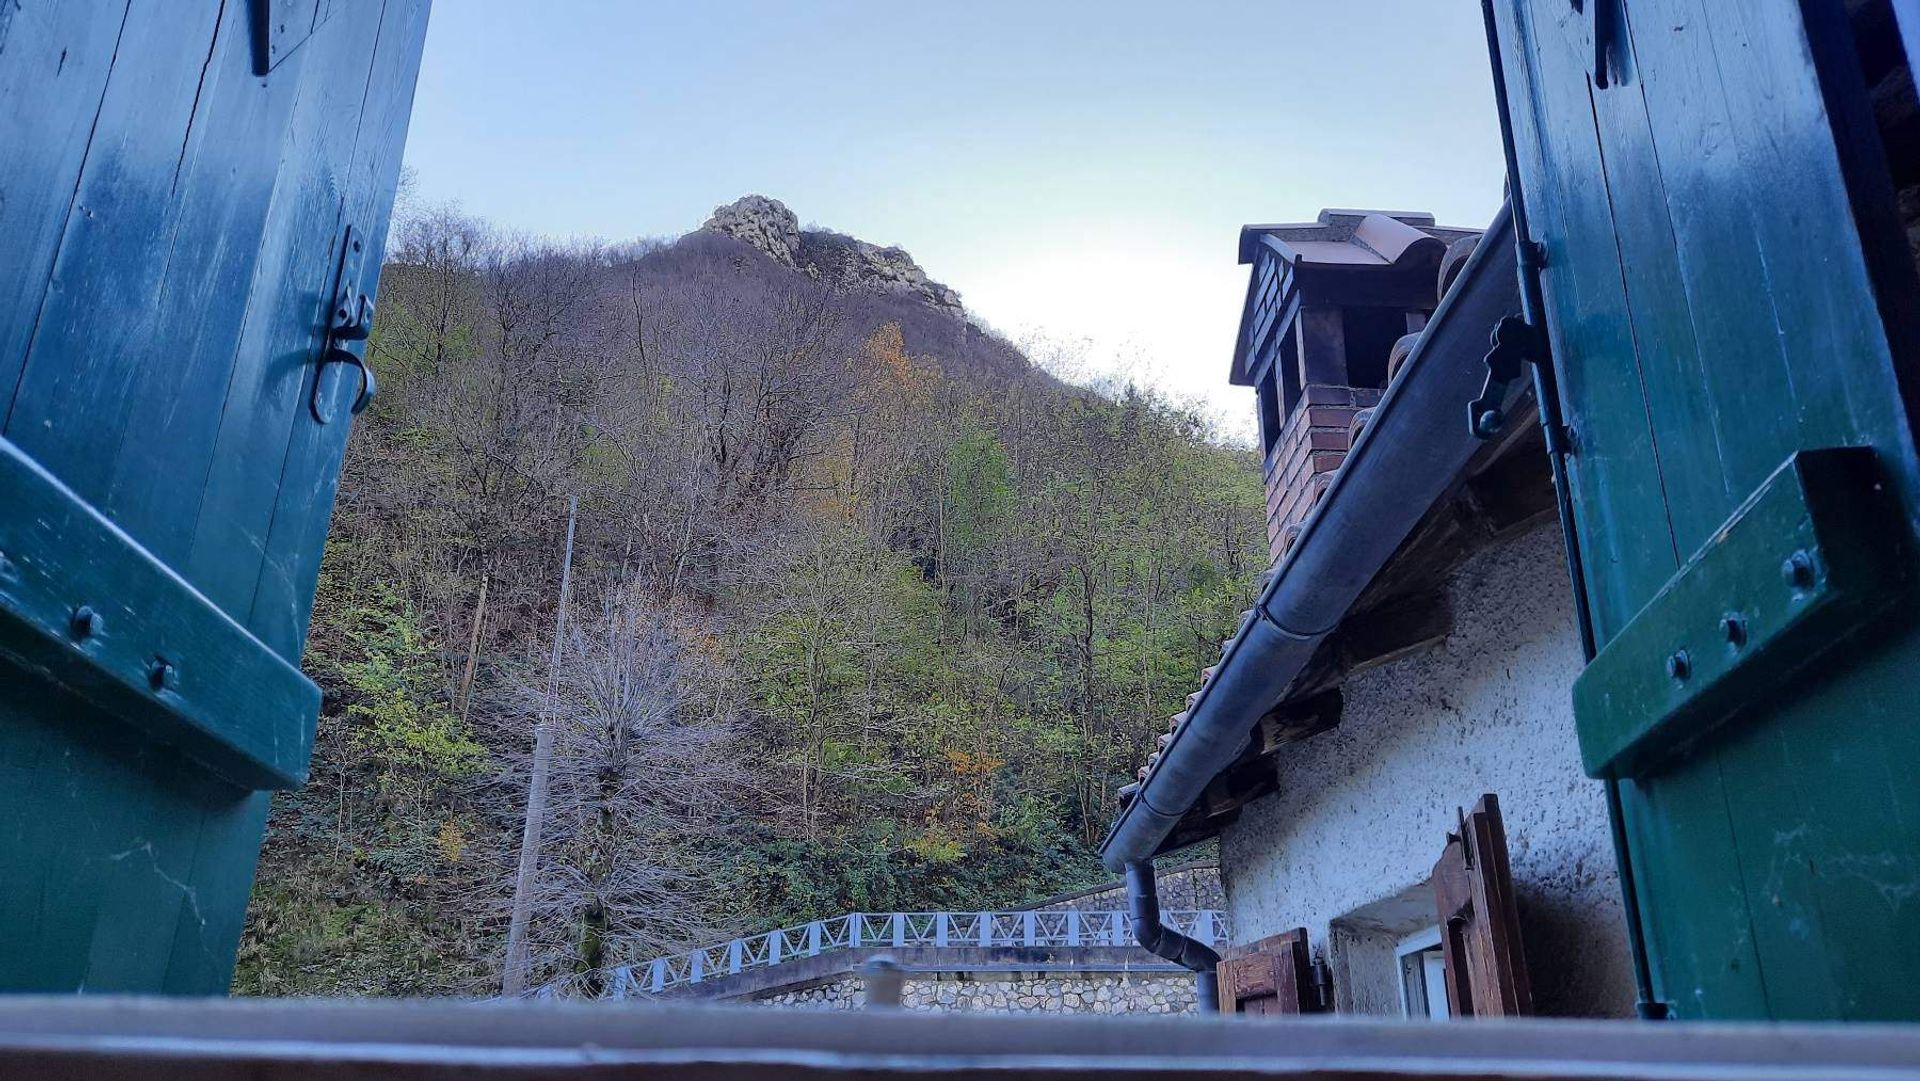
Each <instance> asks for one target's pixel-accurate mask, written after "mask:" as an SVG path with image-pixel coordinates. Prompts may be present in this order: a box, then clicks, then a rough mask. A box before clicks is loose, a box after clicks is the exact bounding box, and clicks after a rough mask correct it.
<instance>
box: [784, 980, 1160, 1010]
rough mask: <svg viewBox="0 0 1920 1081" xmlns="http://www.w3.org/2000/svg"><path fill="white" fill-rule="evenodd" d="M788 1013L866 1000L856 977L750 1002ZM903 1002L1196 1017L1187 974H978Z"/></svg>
mask: <svg viewBox="0 0 1920 1081" xmlns="http://www.w3.org/2000/svg"><path fill="white" fill-rule="evenodd" d="M752 1001H753V1004H755V1005H760V1006H778V1007H786V1008H790V1009H812V1010H853V1009H859V1008H860V1007H861V1006H862V1005H864V1004H865V1001H866V991H865V989H864V987H863V985H862V982H861V979H860V977H859V976H857V975H848V976H845V977H842V978H840V979H837V980H832V981H830V982H827V983H823V984H819V985H817V986H814V987H807V988H801V989H799V990H794V991H781V992H777V993H775V994H771V995H767V996H766V997H764V998H758V999H754V1000H752ZM901 1003H902V1005H904V1006H905V1007H906V1008H907V1009H909V1010H923V1011H925V1012H927V1013H1086V1014H1102V1013H1194V1012H1196V1009H1195V1007H1196V1003H1195V1000H1194V993H1193V976H1192V975H1191V974H1189V973H1185V972H1156V973H1141V974H1125V973H1118V972H1094V973H1087V974H1085V975H1080V976H1040V975H1033V976H1027V975H1009V976H1005V977H1001V976H991V975H982V976H978V977H971V976H959V977H947V978H935V979H918V980H912V979H910V980H908V981H907V984H906V988H905V990H904V992H903V993H902V995H901Z"/></svg>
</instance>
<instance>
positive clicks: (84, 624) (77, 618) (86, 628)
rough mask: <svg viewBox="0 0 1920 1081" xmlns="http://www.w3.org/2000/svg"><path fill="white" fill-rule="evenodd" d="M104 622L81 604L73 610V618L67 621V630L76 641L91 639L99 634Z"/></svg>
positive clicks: (96, 613)
mask: <svg viewBox="0 0 1920 1081" xmlns="http://www.w3.org/2000/svg"><path fill="white" fill-rule="evenodd" d="M106 622H107V621H106V620H104V619H102V618H101V617H100V613H98V612H96V611H94V610H93V609H92V608H91V607H90V606H88V605H84V604H83V605H81V606H80V607H78V608H75V609H74V610H73V617H72V618H71V619H70V620H68V621H67V630H68V631H69V632H71V633H72V634H73V636H74V637H75V638H77V639H87V638H92V637H93V636H94V635H96V634H99V633H100V631H101V630H102V629H103V628H104V627H105V626H106Z"/></svg>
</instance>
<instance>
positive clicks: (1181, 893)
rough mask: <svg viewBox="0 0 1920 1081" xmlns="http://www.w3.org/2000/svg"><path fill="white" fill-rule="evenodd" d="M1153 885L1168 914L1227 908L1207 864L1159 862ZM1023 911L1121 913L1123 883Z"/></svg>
mask: <svg viewBox="0 0 1920 1081" xmlns="http://www.w3.org/2000/svg"><path fill="white" fill-rule="evenodd" d="M1154 884H1155V886H1156V887H1157V888H1158V890H1159V892H1160V907H1161V908H1162V909H1163V910H1166V911H1169V912H1192V911H1194V910H1197V909H1202V908H1211V909H1224V908H1226V907H1227V894H1226V890H1225V888H1224V887H1222V886H1221V885H1220V868H1219V867H1218V866H1216V865H1214V864H1211V863H1198V864H1179V863H1175V862H1174V861H1172V860H1162V861H1161V863H1160V867H1159V868H1158V871H1157V873H1156V874H1155V875H1154ZM1027 907H1029V908H1033V909H1037V910H1039V911H1041V912H1066V911H1068V910H1073V909H1077V910H1079V911H1081V912H1125V911H1126V910H1127V886H1126V883H1124V882H1115V883H1112V884H1111V885H1107V886H1100V887H1097V888H1095V889H1091V890H1082V891H1080V892H1079V893H1070V894H1065V895H1063V896H1059V897H1049V898H1047V899H1046V900H1043V901H1036V902H1033V903H1032V904H1030V905H1028V906H1027Z"/></svg>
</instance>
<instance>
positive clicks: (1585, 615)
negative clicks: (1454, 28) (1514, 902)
mask: <svg viewBox="0 0 1920 1081" xmlns="http://www.w3.org/2000/svg"><path fill="white" fill-rule="evenodd" d="M1480 15H1481V18H1482V19H1483V20H1484V21H1485V23H1486V31H1487V57H1488V62H1489V63H1490V64H1491V65H1492V68H1493V101H1494V107H1495V109H1496V110H1497V111H1498V112H1499V116H1500V146H1501V150H1502V151H1503V152H1504V153H1505V155H1506V166H1507V205H1508V207H1509V208H1510V209H1511V211H1512V214H1513V243H1514V246H1515V252H1514V255H1515V262H1516V263H1517V264H1518V268H1519V274H1520V315H1521V318H1523V319H1525V320H1526V321H1527V324H1528V325H1529V326H1531V327H1534V328H1535V329H1536V330H1537V331H1539V332H1540V333H1538V334H1536V335H1535V341H1537V342H1538V343H1539V349H1540V350H1541V351H1542V353H1543V354H1544V355H1542V356H1538V357H1535V358H1534V364H1533V396H1534V398H1535V399H1536V400H1537V401H1538V402H1539V405H1540V429H1541V431H1542V432H1543V433H1544V434H1545V436H1546V443H1547V461H1548V464H1549V466H1550V468H1551V469H1552V471H1553V491H1554V502H1555V505H1556V507H1557V509H1558V511H1559V514H1560V533H1561V536H1562V538H1563V539H1564V541H1565V544H1564V547H1565V549H1566V553H1567V577H1568V580H1569V582H1570V584H1571V585H1572V587H1573V611H1574V619H1575V622H1576V623H1578V625H1579V628H1580V651H1581V654H1582V656H1583V657H1584V658H1585V659H1586V660H1587V661H1592V660H1593V656H1594V654H1595V652H1597V649H1596V646H1595V642H1594V633H1593V610H1592V608H1591V607H1590V606H1589V605H1588V601H1587V591H1586V588H1585V586H1586V572H1585V569H1584V563H1583V560H1582V557H1581V554H1580V536H1579V534H1578V532H1577V531H1576V530H1575V529H1574V522H1573V493H1572V492H1571V490H1570V489H1569V488H1568V487H1567V455H1568V454H1570V453H1571V451H1572V448H1571V447H1570V446H1569V444H1568V439H1567V429H1566V424H1565V421H1564V418H1563V417H1562V415H1561V412H1560V391H1559V387H1558V385H1557V381H1556V380H1555V378H1554V371H1553V357H1552V355H1551V353H1550V352H1548V350H1550V348H1551V347H1550V346H1549V345H1548V337H1547V335H1546V333H1545V330H1546V294H1545V292H1544V291H1543V290H1542V288H1541V285H1540V270H1541V268H1542V267H1544V266H1545V265H1546V258H1545V252H1544V249H1543V248H1542V247H1541V245H1540V243H1539V242H1538V241H1536V240H1535V239H1534V237H1533V230H1532V229H1531V227H1530V226H1529V224H1528V219H1527V201H1526V196H1525V195H1524V194H1523V193H1522V191H1521V189H1520V160H1519V153H1518V152H1517V151H1516V150H1515V149H1514V145H1513V113H1512V112H1511V107H1510V105H1509V104H1508V99H1507V70H1506V63H1505V62H1504V60H1503V58H1502V57H1501V55H1500V31H1499V25H1498V23H1497V22H1496V21H1495V19H1494V14H1493V0H1480ZM1602 783H1603V784H1604V785H1605V787H1606V793H1607V826H1608V828H1609V830H1610V831H1611V833H1612V835H1613V851H1614V859H1615V861H1616V863H1617V864H1618V866H1619V876H1620V893H1621V897H1622V903H1623V905H1624V907H1625V909H1626V919H1627V945H1628V949H1629V951H1630V952H1631V953H1632V954H1633V982H1634V994H1635V997H1636V998H1637V999H1638V1001H1637V1002H1635V1004H1634V1008H1635V1010H1636V1011H1638V1013H1639V1015H1640V1016H1641V1018H1642V1019H1645V1020H1649V1021H1657V1020H1664V1019H1665V1018H1666V1017H1667V1016H1668V1012H1667V1004H1666V1003H1664V1002H1661V1001H1659V1000H1657V999H1656V998H1655V997H1654V992H1653V969H1652V964H1651V963H1650V962H1649V960H1648V958H1647V941H1646V934H1645V931H1644V929H1643V928H1642V926H1641V923H1640V898H1639V891H1638V889H1637V888H1636V886H1635V883H1634V875H1633V860H1632V858H1631V857H1630V856H1629V855H1628V853H1627V830H1626V824H1625V821H1624V819H1623V818H1622V808H1621V805H1620V782H1618V781H1616V780H1614V779H1613V778H1611V777H1607V778H1603V780H1602Z"/></svg>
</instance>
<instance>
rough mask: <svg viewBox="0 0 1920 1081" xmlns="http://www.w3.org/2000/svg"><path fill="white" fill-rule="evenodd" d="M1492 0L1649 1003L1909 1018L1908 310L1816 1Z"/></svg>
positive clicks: (1915, 659)
mask: <svg viewBox="0 0 1920 1081" xmlns="http://www.w3.org/2000/svg"><path fill="white" fill-rule="evenodd" d="M1856 6H1858V5H1856ZM1495 8H1496V9H1497V29H1498V34H1499V48H1500V52H1501V56H1502V58H1503V61H1504V64H1505V72H1506V87H1505V89H1506V91H1507V94H1508V97H1509V99H1510V101H1511V102H1512V114H1513V126H1514V133H1513V136H1514V145H1515V149H1516V152H1517V158H1518V171H1519V174H1520V175H1519V178H1518V179H1519V187H1520V190H1521V192H1522V193H1523V194H1524V197H1525V200H1526V205H1527V210H1528V212H1529V214H1530V215H1531V219H1532V220H1531V225H1530V228H1531V232H1532V234H1533V235H1532V237H1531V238H1528V239H1531V240H1533V241H1535V242H1537V243H1538V244H1539V245H1540V248H1541V252H1542V254H1543V255H1544V264H1545V268H1544V270H1543V271H1542V285H1543V288H1544V292H1545V301H1546V311H1545V315H1546V318H1547V322H1548V329H1549V331H1550V339H1551V342H1552V346H1553V362H1554V364H1555V366H1556V369H1557V372H1558V377H1559V392H1560V398H1561V405H1562V408H1563V410H1564V413H1565V415H1566V420H1567V423H1568V427H1569V435H1570V439H1569V444H1570V448H1571V449H1570V452H1569V455H1568V458H1567V465H1568V469H1569V473H1570V492H1571V495H1572V497H1573V511H1574V515H1573V517H1574V523H1573V524H1574V527H1575V537H1576V539H1577V543H1578V546H1579V551H1580V553H1581V555H1582V557H1583V561H1584V580H1583V581H1582V582H1580V583H1579V588H1580V589H1581V590H1582V592H1583V593H1584V595H1585V598H1586V601H1587V603H1588V605H1589V606H1590V608H1591V612H1592V621H1593V627H1594V631H1595V638H1596V640H1597V643H1598V645H1599V647H1600V651H1599V654H1598V656H1597V657H1596V658H1595V660H1594V662H1593V663H1592V664H1591V665H1590V666H1589V667H1588V669H1587V671H1586V672H1585V673H1584V674H1583V675H1582V676H1581V678H1580V681H1579V684H1578V685H1577V687H1576V689H1575V706H1576V717H1577V721H1578V728H1579V737H1580V743H1581V753H1582V756H1583V760H1584V763H1585V765H1586V768H1587V770H1588V772H1589V773H1591V774H1592V775H1594V776H1596V777H1608V778H1612V779H1614V780H1616V781H1617V782H1618V786H1619V790H1620V802H1621V808H1622V809H1621V816H1622V825H1623V829H1624V836H1625V838H1626V852H1625V853H1623V858H1624V859H1625V861H1626V865H1627V867H1628V868H1629V869H1630V870H1631V872H1632V877H1633V880H1634V882H1635V883H1636V887H1637V893H1636V898H1637V906H1638V915H1639V917H1640V921H1641V923H1642V926H1643V927H1644V941H1645V946H1646V952H1647V955H1648V959H1649V962H1650V967H1651V974H1652V979H1653V992H1654V994H1655V996H1656V997H1657V998H1659V999H1660V1000H1662V1001H1664V1002H1665V1003H1666V1004H1667V1005H1668V1006H1669V1008H1670V1009H1671V1010H1673V1011H1674V1012H1675V1013H1677V1014H1678V1015H1680V1016H1684V1017H1712V1018H1742V1017H1745V1018H1764V1017H1774V1018H1850V1019H1869V1018H1901V1019H1909V1020H1910V1019H1914V1018H1920V981H1916V980H1915V979H1914V978H1913V975H1914V973H1915V972H1916V971H1920V903H1916V898H1917V897H1920V895H1917V894H1916V890H1917V889H1920V724H1916V723H1915V719H1916V717H1915V712H1914V706H1913V679H1914V675H1913V674H1914V672H1916V671H1920V637H1917V636H1916V632H1915V629H1914V622H1913V620H1912V619H1911V618H1910V613H1911V611H1912V610H1913V603H1912V596H1913V594H1912V581H1913V578H1914V570H1915V564H1914V557H1913V547H1912V542H1913V536H1914V525H1915V521H1916V517H1920V469H1917V468H1916V459H1915V454H1914V444H1913V438H1912V433H1911V410H1912V405H1913V403H1914V402H1915V401H1916V400H1920V396H1916V393H1915V390H1916V386H1915V376H1916V374H1920V366H1917V365H1916V362H1917V361H1920V356H1916V354H1915V353H1914V351H1913V350H1912V348H1911V346H1912V342H1913V336H1912V322H1913V317H1914V313H1915V312H1916V311H1920V307H1916V304H1915V295H1916V294H1915V288H1914V275H1913V268H1912V266H1911V264H1910V263H1909V262H1908V253H1907V251H1906V249H1905V245H1904V243H1903V241H1904V238H1903V237H1902V236H1900V235H1899V229H1898V227H1897V225H1896V224H1895V215H1894V210H1893V200H1892V190H1891V185H1890V184H1888V183H1887V180H1886V168H1885V162H1884V154H1883V149H1882V147H1881V146H1880V145H1879V144H1878V142H1877V141H1876V138H1877V137H1876V135H1875V132H1874V128H1873V124H1872V120H1871V116H1870V114H1869V111H1868V109H1867V103H1866V95H1865V91H1864V84H1863V82H1862V80H1861V78H1860V74H1859V71H1858V67H1857V60H1856V58H1855V53H1854V41H1853V39H1852V37H1851V32H1850V28H1849V26H1848V23H1847V12H1846V5H1843V3H1842V2H1841V0H1803V2H1799V3H1795V2H1788V0H1771V2H1766V3H1758V2H1756V3H1720V2H1718V0H1584V2H1582V3H1569V2H1567V0H1499V2H1498V3H1496V4H1495Z"/></svg>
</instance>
